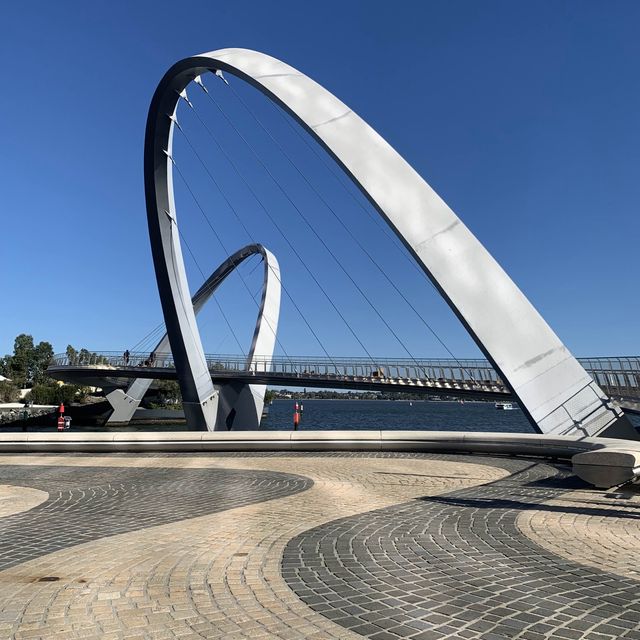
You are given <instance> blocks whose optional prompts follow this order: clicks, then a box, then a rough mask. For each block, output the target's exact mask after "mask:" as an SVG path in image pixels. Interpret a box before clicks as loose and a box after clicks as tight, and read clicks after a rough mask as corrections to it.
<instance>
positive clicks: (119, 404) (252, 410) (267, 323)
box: [107, 244, 281, 429]
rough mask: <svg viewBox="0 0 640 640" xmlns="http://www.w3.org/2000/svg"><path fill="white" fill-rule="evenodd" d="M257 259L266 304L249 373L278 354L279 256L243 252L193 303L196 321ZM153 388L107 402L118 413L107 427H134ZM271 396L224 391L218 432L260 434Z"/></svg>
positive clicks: (160, 347)
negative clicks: (266, 399) (230, 279)
mask: <svg viewBox="0 0 640 640" xmlns="http://www.w3.org/2000/svg"><path fill="white" fill-rule="evenodd" d="M254 255H260V256H262V260H263V265H264V276H263V284H262V298H261V300H260V305H259V308H258V316H257V319H256V324H255V328H254V331H253V338H252V341H251V347H250V349H249V351H248V353H247V362H246V368H247V370H249V371H251V370H252V369H253V368H254V367H255V366H256V364H257V362H260V364H261V366H262V367H264V366H265V364H266V365H267V366H268V363H269V359H270V358H271V357H272V356H273V352H274V350H275V345H276V334H277V330H278V320H279V316H280V297H281V283H280V266H279V264H278V260H277V259H276V257H275V256H274V255H273V253H271V252H270V251H269V250H268V249H267V248H266V247H264V246H262V245H261V244H249V245H247V246H245V247H243V248H242V249H239V250H238V251H236V252H235V253H234V254H233V255H231V256H229V257H228V258H227V259H226V260H225V261H224V262H223V263H222V264H221V265H220V266H219V267H218V268H217V269H215V271H214V272H213V273H212V274H211V275H210V276H209V277H208V278H207V279H206V281H205V282H204V283H203V284H202V286H201V287H200V288H199V289H198V291H196V293H195V294H194V296H193V298H192V300H191V304H192V308H193V312H194V315H198V313H199V312H200V311H201V309H202V308H203V307H204V305H205V304H206V303H207V302H208V301H209V300H210V298H211V297H212V296H213V295H214V294H215V292H216V290H217V289H218V287H219V286H220V285H221V284H222V283H223V282H224V280H225V279H226V278H227V277H228V276H229V275H230V274H231V273H232V272H233V271H234V270H235V269H237V268H238V267H239V266H240V264H242V263H243V262H244V261H245V260H246V259H247V258H250V257H251V256H254ZM196 331H197V328H196ZM198 335H199V334H198ZM153 351H154V353H156V354H162V353H168V352H169V351H170V343H169V336H168V333H165V334H164V336H163V337H162V338H161V339H160V341H159V342H158V344H157V345H156V347H155V348H154V350H153ZM152 382H153V380H151V379H149V378H136V379H135V380H133V382H131V384H130V385H129V386H128V387H127V389H126V391H123V390H122V389H115V390H114V391H111V392H110V393H109V394H107V399H108V400H109V403H110V404H111V406H112V407H113V409H114V411H113V413H112V414H111V416H109V419H108V420H107V423H109V424H116V423H117V424H122V423H128V422H129V421H130V420H131V418H132V417H133V414H134V413H135V411H136V409H137V408H138V407H139V406H140V402H141V401H142V398H143V397H144V395H145V393H146V392H147V390H148V389H149V387H150V386H151V383H152ZM265 391H266V385H263V384H239V385H234V384H229V385H224V386H222V387H220V388H219V390H218V397H217V403H218V407H217V414H216V425H217V427H218V428H221V429H230V428H233V427H235V428H237V427H239V428H241V429H258V428H259V427H260V418H261V417H262V409H263V406H264V395H265Z"/></svg>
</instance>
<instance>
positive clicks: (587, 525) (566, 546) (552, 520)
mask: <svg viewBox="0 0 640 640" xmlns="http://www.w3.org/2000/svg"><path fill="white" fill-rule="evenodd" d="M517 525H518V528H519V529H520V531H522V533H524V534H525V535H526V536H528V537H529V538H531V539H532V540H533V541H534V542H536V543H537V544H539V545H540V546H541V547H544V548H545V549H547V550H548V551H551V552H552V553H555V554H557V555H559V556H562V557H564V558H567V559H569V560H573V561H575V562H579V563H580V564H585V565H588V566H591V567H595V568H597V569H601V570H603V571H608V572H609V573H615V574H617V575H620V576H624V577H627V578H631V579H635V580H638V579H640V567H638V551H639V550H640V493H638V491H637V490H635V489H630V490H625V491H622V492H615V493H610V494H607V495H606V496H603V494H602V492H598V491H572V492H571V493H570V494H568V495H562V496H559V497H558V498H554V499H553V500H550V501H549V502H545V503H544V507H543V508H541V509H539V510H535V511H524V512H523V513H521V514H520V516H519V517H518V520H517Z"/></svg>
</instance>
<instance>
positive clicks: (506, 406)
mask: <svg viewBox="0 0 640 640" xmlns="http://www.w3.org/2000/svg"><path fill="white" fill-rule="evenodd" d="M494 406H495V408H496V409H498V411H513V410H514V409H518V407H514V406H513V403H511V402H496V403H495V405H494Z"/></svg>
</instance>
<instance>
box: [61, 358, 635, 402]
mask: <svg viewBox="0 0 640 640" xmlns="http://www.w3.org/2000/svg"><path fill="white" fill-rule="evenodd" d="M206 357H207V364H208V366H209V371H210V372H211V378H212V380H213V382H214V383H215V384H225V383H229V382H231V381H233V382H239V383H245V384H268V385H279V386H292V387H311V388H336V389H360V390H369V391H404V392H407V393H422V394H425V395H460V396H475V397H486V398H494V399H506V398H508V397H510V391H509V389H508V387H507V386H506V385H505V384H504V382H503V381H502V380H501V379H500V377H499V376H498V374H497V373H496V371H495V370H494V369H493V367H492V366H491V365H490V364H489V362H488V361H486V360H481V359H466V360H453V359H447V360H445V359H439V360H436V359H416V360H412V359H388V358H376V359H374V360H370V359H364V358H318V357H295V358H276V357H274V358H269V359H264V360H263V361H258V362H254V364H253V365H251V366H250V367H248V366H247V362H246V360H245V359H244V358H242V357H238V356H230V355H207V356H206ZM580 362H581V364H582V365H583V366H584V367H585V369H586V370H587V371H588V372H589V373H590V375H591V376H593V378H594V379H595V381H596V382H597V383H598V384H599V385H600V386H601V387H602V388H603V390H604V391H605V392H606V393H608V394H609V395H610V396H611V397H612V398H614V399H616V400H623V401H626V402H627V403H634V402H635V403H637V402H640V357H636V356H633V357H618V358H582V359H580ZM48 374H49V375H50V376H52V377H54V378H57V379H60V380H67V381H75V382H82V383H84V384H91V385H93V386H104V385H105V383H106V382H107V381H108V383H109V384H110V385H112V386H126V385H127V384H128V382H129V381H130V380H131V379H135V378H152V379H159V380H163V379H165V380H166V379H176V378H177V374H176V369H175V364H174V361H173V357H172V356H171V354H167V353H162V354H160V353H156V354H151V355H150V354H147V353H145V354H139V353H138V354H130V355H129V357H128V358H127V359H126V360H125V358H124V356H123V355H122V354H121V353H119V352H118V353H113V352H102V353H89V354H88V355H86V354H85V355H84V356H83V357H76V358H74V359H73V360H70V359H69V358H68V357H67V356H66V355H65V354H60V355H56V356H55V357H54V359H53V362H52V364H51V366H50V367H49V369H48Z"/></svg>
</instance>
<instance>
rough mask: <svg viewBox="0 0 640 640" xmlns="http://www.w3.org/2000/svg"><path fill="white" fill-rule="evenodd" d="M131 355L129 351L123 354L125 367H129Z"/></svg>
mask: <svg viewBox="0 0 640 640" xmlns="http://www.w3.org/2000/svg"><path fill="white" fill-rule="evenodd" d="M130 355H131V354H130V353H129V349H127V350H126V351H125V352H124V354H123V356H124V366H125V367H126V366H128V365H129V356H130Z"/></svg>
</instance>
